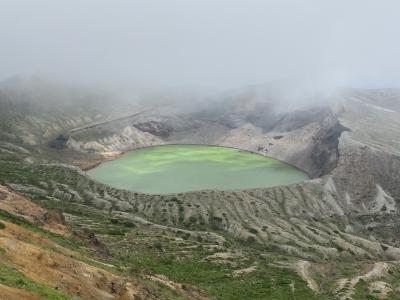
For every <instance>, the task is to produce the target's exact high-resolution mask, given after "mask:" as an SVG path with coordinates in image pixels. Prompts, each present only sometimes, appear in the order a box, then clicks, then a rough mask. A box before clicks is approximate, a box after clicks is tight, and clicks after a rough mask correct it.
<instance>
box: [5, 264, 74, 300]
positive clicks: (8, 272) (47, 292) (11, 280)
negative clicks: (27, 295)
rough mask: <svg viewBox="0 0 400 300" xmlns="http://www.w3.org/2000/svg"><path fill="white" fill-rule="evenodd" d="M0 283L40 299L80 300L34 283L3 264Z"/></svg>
mask: <svg viewBox="0 0 400 300" xmlns="http://www.w3.org/2000/svg"><path fill="white" fill-rule="evenodd" d="M0 283H2V284H4V285H8V286H11V287H15V288H20V289H24V290H27V291H30V292H32V293H34V294H37V295H40V296H41V297H43V298H45V299H49V300H68V299H72V300H78V299H80V298H78V297H73V296H70V295H68V294H66V293H65V292H63V291H61V290H58V289H52V288H50V287H48V286H45V285H43V284H40V283H37V282H34V281H32V280H30V279H29V278H27V277H26V276H25V275H24V274H22V273H20V272H18V271H17V270H15V269H13V268H10V267H8V266H6V265H4V264H0Z"/></svg>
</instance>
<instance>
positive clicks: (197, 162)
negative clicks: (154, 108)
mask: <svg viewBox="0 0 400 300" xmlns="http://www.w3.org/2000/svg"><path fill="white" fill-rule="evenodd" d="M88 174H89V175H90V176H92V177H93V178H94V179H96V180H97V181H100V182H102V183H105V184H109V185H111V186H114V187H116V188H122V189H127V190H132V191H136V192H143V193H151V194H159V193H175V192H186V191H195V190H204V189H221V190H222V189H246V188H258V187H271V186H276V185H286V184H290V183H296V182H300V181H304V180H306V179H308V177H307V175H306V174H305V173H303V172H301V171H300V170H298V169H296V168H294V167H292V166H290V165H288V164H286V163H283V162H281V161H278V160H275V159H272V158H269V157H264V156H262V155H258V154H255V153H250V152H245V151H241V150H238V149H233V148H226V147H216V146H202V145H165V146H155V147H149V148H142V149H138V150H132V151H129V152H127V153H125V154H124V155H122V156H121V157H119V158H117V159H115V160H112V161H108V162H105V163H102V164H101V165H100V166H98V167H96V168H94V169H92V170H90V171H89V172H88Z"/></svg>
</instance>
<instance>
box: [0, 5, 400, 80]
mask: <svg viewBox="0 0 400 300" xmlns="http://www.w3.org/2000/svg"><path fill="white" fill-rule="evenodd" d="M399 38H400V1H399V0H393V1H389V0H359V1H357V0H343V1H340V0H276V1H275V0H259V1H252V0H241V1H236V0H159V1H157V0H143V1H136V0H127V1H118V0H108V1H106V0H48V1H44V0H34V1H33V0H26V1H21V0H9V1H8V0H0V78H6V77H8V76H13V75H16V74H20V75H31V74H45V75H50V76H58V77H62V78H67V79H69V80H76V81H81V80H82V81H110V82H118V81H124V82H129V83H145V84H157V85H160V84H161V85H172V86H180V85H195V86H213V87H217V88H234V87H240V86H243V85H249V84H258V83H263V82H268V81H271V80H279V79H284V78H310V79H317V78H318V80H322V79H323V81H326V82H330V83H335V84H338V85H352V86H364V87H378V86H399V84H400V39H399Z"/></svg>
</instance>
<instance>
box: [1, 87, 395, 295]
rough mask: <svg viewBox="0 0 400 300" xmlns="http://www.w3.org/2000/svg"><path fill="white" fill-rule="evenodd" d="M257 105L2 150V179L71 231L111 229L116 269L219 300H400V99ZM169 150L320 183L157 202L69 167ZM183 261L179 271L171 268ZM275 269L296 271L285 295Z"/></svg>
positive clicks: (150, 115) (145, 119) (160, 112)
mask: <svg viewBox="0 0 400 300" xmlns="http://www.w3.org/2000/svg"><path fill="white" fill-rule="evenodd" d="M252 95H253V94H252V93H248V91H246V93H244V94H239V96H234V97H233V98H232V96H231V98H232V99H228V100H227V101H228V102H224V101H222V102H218V101H217V102H215V103H214V104H212V105H211V104H210V106H209V107H208V108H203V109H201V110H200V111H183V110H172V111H171V110H168V109H163V108H158V109H157V111H156V110H151V111H149V112H147V113H145V114H142V115H140V116H135V117H132V118H127V119H124V120H123V121H121V120H120V119H118V118H116V119H115V121H111V122H108V123H107V124H102V125H100V126H94V127H90V128H89V129H88V130H83V131H80V132H76V133H72V134H69V135H68V137H67V139H66V142H65V143H64V144H63V147H61V149H52V150H49V147H48V146H46V145H49V143H50V145H51V141H54V138H49V139H48V140H47V139H46V140H43V141H39V142H38V144H37V145H33V144H32V143H27V142H26V141H24V140H23V139H22V141H18V142H16V140H15V139H9V140H7V142H5V141H4V142H3V141H2V144H1V147H0V149H1V151H2V152H1V158H2V159H3V160H2V169H1V170H0V181H1V182H2V183H4V184H7V185H8V186H9V187H10V188H11V189H13V190H15V191H18V192H20V193H23V194H25V195H27V196H29V197H32V199H34V201H36V202H37V203H38V204H40V205H42V206H48V207H50V206H51V207H58V208H62V209H63V210H64V216H65V218H66V222H67V224H70V226H73V227H77V228H80V227H85V228H87V229H89V230H94V231H95V232H98V233H99V239H100V240H102V242H104V243H105V244H106V245H108V246H109V247H110V251H111V255H112V256H113V257H115V258H116V259H118V260H120V261H124V262H125V263H126V264H137V265H141V266H142V267H144V268H150V269H152V270H156V271H157V272H161V273H164V274H167V275H169V276H172V277H174V278H177V279H183V280H184V281H185V282H186V283H191V284H196V285H200V286H201V287H202V288H204V289H206V290H207V292H209V293H211V295H212V296H215V297H216V298H220V299H235V297H234V296H231V297H230V296H229V292H230V291H229V290H223V286H229V285H230V284H231V283H233V284H236V286H235V287H232V288H231V289H232V290H235V289H236V291H237V292H236V296H238V297H239V295H240V292H239V290H240V288H241V287H240V284H239V282H240V281H242V282H246V284H248V285H251V286H253V284H254V287H255V288H254V291H253V292H254V294H253V298H254V299H265V297H264V298H263V297H262V296H260V294H257V293H258V292H260V293H261V290H262V289H261V288H260V287H259V286H257V285H256V284H255V282H257V281H258V280H261V281H262V282H264V283H267V282H268V286H269V287H271V289H269V290H267V291H264V293H266V294H264V295H267V294H268V293H270V294H268V295H269V299H282V298H284V297H290V295H286V296H283V294H280V293H284V291H291V293H293V295H292V296H296V298H299V299H312V297H317V298H318V299H323V298H326V299H332V298H334V297H336V298H340V299H348V298H350V299H351V298H354V299H365V298H366V297H367V296H368V297H377V298H382V299H384V298H391V299H398V298H400V295H399V294H398V290H399V288H400V283H399V279H400V273H399V272H400V271H399V265H398V263H397V262H398V261H399V259H400V244H399V243H398V240H399V239H398V232H399V222H398V218H399V209H398V206H399V203H398V200H399V197H400V190H399V189H400V182H399V181H400V174H399V173H400V160H399V152H400V144H399V143H400V142H399V141H400V136H399V135H400V121H399V120H400V116H399V113H400V109H399V108H400V107H399V105H398V103H399V102H400V92H399V91H397V90H382V91H364V90H342V91H340V92H338V93H337V94H336V95H335V96H334V101H331V99H329V101H328V100H324V101H319V102H315V103H314V104H313V105H312V107H310V105H303V106H300V107H299V106H296V107H295V108H291V109H286V110H282V108H281V107H278V106H277V105H274V102H273V99H272V100H271V99H270V98H268V99H267V100H268V101H266V100H265V99H261V100H260V99H259V97H253V96H252ZM278 100H279V99H278ZM278 100H276V101H278ZM271 101H272V102H271ZM38 122H39V123H40V122H41V121H40V119H39V121H38ZM88 123H90V122H88ZM29 124H30V123H23V126H30V125H29ZM43 124H44V125H43V126H44V128H46V127H47V125H46V123H43ZM66 124H67V123H66ZM82 124H83V122H82V123H80V124H79V126H82ZM76 125H77V124H75V123H74V124H72V123H71V124H69V125H68V126H65V127H63V130H60V131H64V132H65V131H67V132H68V131H71V129H73V128H74V127H75V126H76ZM83 126H84V124H83ZM56 132H58V131H57V130H54V133H56ZM59 133H61V132H59ZM21 134H22V135H23V134H24V133H23V132H21ZM29 134H30V133H28V136H29ZM46 137H47V136H46ZM55 139H57V138H56V136H55ZM166 143H194V144H196V143H201V144H215V145H225V146H230V147H236V148H240V149H245V150H250V151H254V152H258V153H261V154H263V155H268V156H271V157H274V158H277V159H281V160H284V161H286V162H288V163H291V164H293V165H294V166H296V167H298V168H300V169H302V170H304V171H305V172H307V173H308V174H309V175H310V177H311V178H312V180H309V181H307V182H304V183H301V184H297V185H291V186H281V187H274V188H269V189H254V190H236V191H197V192H189V193H182V194H176V195H145V194H140V193H134V192H129V191H123V190H116V189H114V188H111V187H109V186H105V185H103V184H99V183H97V182H95V181H93V180H91V179H90V178H88V177H87V176H86V175H85V173H84V172H82V171H80V170H79V169H78V168H74V167H72V166H70V165H67V164H60V163H59V162H60V161H62V162H68V163H71V162H74V161H75V162H76V161H78V160H79V161H80V162H82V161H86V162H90V161H91V160H93V161H97V162H98V160H99V159H100V160H101V159H102V158H101V155H102V154H103V153H108V152H109V151H124V150H128V149H134V148H138V147H145V146H150V145H158V144H166ZM33 146H35V147H33ZM50 148H51V147H50ZM38 149H40V151H39V150H38ZM43 153H46V154H47V153H50V154H49V156H44V155H43ZM52 153H55V154H57V153H58V154H62V155H61V157H57V158H53V157H54V156H53V155H54V154H52ZM22 159H25V160H24V161H22ZM83 209H85V210H87V213H85V214H82V212H80V211H82V210H83ZM112 220H114V221H112ZM116 220H117V221H116ZM123 224H125V225H123ZM126 224H131V225H130V226H128V227H127V226H126ZM104 227H107V228H112V230H113V234H111V233H110V232H109V231H107V232H106V231H105V229H104ZM116 232H119V233H121V234H114V233H116ZM117 245H118V246H117ZM143 247H145V248H143ZM146 247H147V248H146ZM129 253H135V255H134V256H131V255H129ZM171 255H172V256H174V257H177V258H175V259H174V260H173V261H174V266H176V267H171V265H170V264H169V263H168V261H169V259H172V258H170V256H171ZM138 258H140V259H138ZM144 262H146V264H145V265H143V264H144ZM155 262H157V263H155ZM191 264H196V268H198V270H202V268H203V267H204V268H205V270H204V274H206V275H204V276H205V277H206V278H214V277H213V276H216V275H215V274H218V272H222V273H223V274H224V276H228V277H229V281H228V280H226V281H221V282H223V283H224V284H223V285H222V284H221V285H210V284H209V283H206V282H205V281H204V278H202V277H198V274H196V273H195V272H192V273H189V274H190V276H189V277H188V276H187V274H188V273H187V270H185V265H186V266H187V265H191ZM179 266H181V267H179ZM271 270H274V271H273V272H275V273H276V274H278V273H279V271H277V270H285V271H282V272H288V273H285V274H281V273H280V276H281V277H282V278H290V280H289V279H288V281H285V283H282V285H281V286H276V285H274V283H273V282H275V281H274V280H275V279H274V278H275V277H274V274H272V273H271ZM184 274H186V276H185V275H184ZM202 274H203V273H202ZM293 274H297V275H293ZM296 276H299V277H300V278H302V279H299V278H298V277H296ZM224 278H225V277H224ZM235 278H236V279H235ZM215 280H217V279H215ZM220 280H222V279H220ZM246 280H249V281H246ZM217 281H218V280H217ZM304 288H305V289H304ZM222 290H223V292H221V293H219V292H218V291H222ZM310 293H311V294H310ZM197 296H198V297H200V296H199V295H197Z"/></svg>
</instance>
